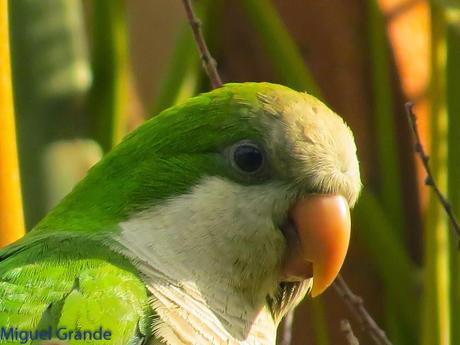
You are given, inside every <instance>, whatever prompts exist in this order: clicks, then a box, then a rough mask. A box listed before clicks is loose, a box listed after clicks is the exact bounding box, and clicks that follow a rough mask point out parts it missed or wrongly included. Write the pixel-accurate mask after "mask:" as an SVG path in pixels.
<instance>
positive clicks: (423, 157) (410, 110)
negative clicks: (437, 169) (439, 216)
mask: <svg viewBox="0 0 460 345" xmlns="http://www.w3.org/2000/svg"><path fill="white" fill-rule="evenodd" d="M406 113H407V118H408V119H409V125H410V128H411V130H412V133H414V140H415V146H414V149H415V153H416V154H417V155H418V156H419V157H420V161H421V162H422V164H423V168H424V169H425V172H426V178H425V184H426V185H427V186H430V187H431V188H432V189H433V191H434V192H435V194H436V196H437V198H438V199H439V202H440V203H441V205H442V207H444V210H445V211H446V214H447V217H448V218H449V220H450V224H451V225H452V230H453V231H454V232H455V234H456V235H457V237H458V239H459V247H460V226H459V224H458V221H457V218H456V217H455V214H454V212H453V211H452V206H451V205H450V203H449V201H448V200H447V198H446V197H445V196H444V194H442V192H441V191H440V189H439V187H438V185H437V183H436V180H435V179H434V176H433V173H432V172H431V168H430V164H429V160H430V157H429V156H428V155H427V153H426V151H425V148H424V147H423V145H422V142H421V140H420V133H419V131H418V127H417V116H416V115H415V113H414V104H413V103H412V102H407V103H406Z"/></svg>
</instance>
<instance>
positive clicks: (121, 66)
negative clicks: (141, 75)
mask: <svg viewBox="0 0 460 345" xmlns="http://www.w3.org/2000/svg"><path fill="white" fill-rule="evenodd" d="M91 4H92V10H93V13H92V21H91V33H92V49H91V51H92V54H91V56H92V59H91V63H92V71H93V85H92V87H91V94H90V110H91V113H92V115H93V118H94V132H93V133H94V138H95V139H96V140H97V141H98V142H99V144H100V145H101V147H102V148H103V150H104V151H105V152H107V151H109V150H110V149H111V148H112V147H113V146H114V145H115V144H117V143H118V142H119V141H120V140H121V139H122V137H123V136H124V135H125V134H126V125H127V123H126V116H127V104H128V85H129V84H128V83H129V73H128V61H129V53H128V33H127V24H126V11H125V4H124V1H123V0H97V1H92V2H91Z"/></svg>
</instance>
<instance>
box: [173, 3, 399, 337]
mask: <svg viewBox="0 0 460 345" xmlns="http://www.w3.org/2000/svg"><path fill="white" fill-rule="evenodd" d="M182 2H183V4H184V7H185V11H186V13H187V18H188V20H189V23H190V25H191V27H192V31H193V37H194V38H195V42H196V45H197V48H198V51H199V52H200V55H201V60H202V62H203V68H204V70H205V71H206V74H207V75H208V77H209V80H210V82H211V85H212V87H213V88H217V87H220V86H222V81H221V78H220V76H219V72H218V71H217V63H216V61H215V60H214V58H213V57H212V56H211V53H210V52H209V49H208V47H207V45H206V41H205V40H204V37H203V34H202V32H201V23H200V21H199V19H198V18H197V17H196V16H195V13H194V11H193V7H192V3H191V0H182ZM337 280H338V281H337ZM337 280H336V282H335V283H334V287H335V289H336V290H337V292H338V293H339V295H340V296H341V297H342V299H343V300H344V301H345V303H346V304H347V305H348V306H349V308H350V310H351V312H352V313H353V314H354V315H355V317H356V318H357V319H358V321H360V323H361V324H362V325H363V328H364V329H367V330H368V331H369V333H370V334H371V337H372V338H373V339H374V341H375V343H376V344H378V345H392V344H391V342H390V341H389V340H388V339H387V337H386V335H385V332H383V331H382V330H381V329H380V328H379V327H378V325H377V324H376V322H375V321H374V319H372V317H371V316H370V314H369V313H368V311H367V310H366V308H365V307H364V305H363V303H362V299H361V298H360V297H359V296H357V295H355V294H354V293H353V292H352V291H351V290H350V288H349V287H348V285H347V284H346V283H345V281H344V280H343V278H342V277H341V276H339V277H338V278H337ZM361 320H362V321H361ZM293 322H294V314H293V312H292V311H291V312H290V313H288V315H287V316H286V319H285V321H284V328H283V339H282V344H283V345H290V343H291V340H292V325H293ZM350 329H351V327H350Z"/></svg>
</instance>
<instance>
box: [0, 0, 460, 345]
mask: <svg viewBox="0 0 460 345" xmlns="http://www.w3.org/2000/svg"><path fill="white" fill-rule="evenodd" d="M0 3H1V8H0V12H1V17H0V34H1V37H0V38H1V39H0V72H1V73H2V76H1V77H2V79H1V84H0V96H1V97H2V99H0V120H1V124H0V131H1V132H0V153H1V156H0V187H1V188H0V243H2V244H6V243H7V242H9V241H11V240H12V239H13V238H15V237H18V236H21V231H22V229H23V226H22V218H21V214H22V206H21V200H20V198H19V196H20V194H19V193H18V188H19V184H18V180H17V173H18V171H17V164H16V163H17V157H19V167H20V169H19V170H20V182H21V188H22V204H23V214H24V219H25V229H27V230H30V229H32V228H33V226H34V225H35V224H36V223H37V221H38V220H40V219H41V218H42V217H43V215H44V214H45V213H46V212H47V211H48V210H49V209H50V208H51V207H52V206H53V205H55V204H56V203H57V202H58V201H59V200H60V199H61V198H62V197H63V196H64V195H65V194H66V193H67V192H69V191H70V189H71V188H72V186H73V185H74V184H75V183H76V182H77V181H78V180H79V179H81V178H82V177H83V176H84V175H85V172H86V171H87V169H88V168H89V167H90V166H92V165H93V164H94V163H95V162H97V161H98V160H99V159H100V157H102V155H103V154H104V153H105V152H107V151H108V150H110V148H111V147H112V146H113V145H114V144H116V143H117V142H118V141H119V140H120V139H121V138H122V137H123V135H124V134H126V133H127V132H129V131H130V130H132V129H133V128H135V127H136V126H138V125H139V124H141V123H142V122H143V121H145V120H146V119H148V118H150V117H151V116H154V115H155V114H157V113H158V112H160V111H161V110H163V109H165V108H167V107H169V106H171V105H173V104H175V103H177V102H180V101H181V100H183V99H185V98H187V97H189V96H192V95H195V94H197V93H199V92H202V91H207V90H209V89H210V85H209V82H208V80H207V78H206V77H205V75H204V74H203V71H202V67H201V63H200V60H199V56H198V54H197V52H196V49H195V46H194V42H193V40H192V36H191V33H190V28H189V27H188V26H187V25H186V22H185V15H184V10H183V8H182V2H181V1H180V0H129V1H127V0H126V1H120V0H98V1H90V0H83V1H81V0H14V1H12V0H10V1H9V2H7V1H6V0H0ZM7 3H8V6H9V9H8V14H9V15H8V20H9V37H10V40H9V42H10V50H11V55H10V56H11V69H12V86H13V87H12V91H13V93H14V108H15V109H14V110H15V116H14V117H13V116H12V113H11V111H10V110H11V107H9V105H11V104H8V98H9V95H10V93H9V89H8V85H11V84H9V82H10V81H9V78H8V73H7V72H8V68H7V66H8V57H9V54H8V50H7V48H8V47H7V42H8V41H7V39H6V38H7V37H8V36H7V35H8V32H7V30H6V28H7V25H6V24H7V23H6V19H7V16H6V12H5V11H6V4H7ZM195 7H196V10H197V13H198V14H199V16H200V18H201V19H202V22H203V30H204V32H205V35H206V38H207V40H208V42H209V45H210V49H211V51H212V53H213V55H214V57H215V58H216V60H217V61H218V65H219V66H218V68H219V71H220V73H221V76H222V78H223V80H224V81H225V82H230V81H232V82H235V81H237V82H242V81H271V82H277V83H281V84H285V85H288V86H290V87H292V88H294V89H297V90H306V91H308V92H310V93H313V94H314V95H316V96H318V97H319V98H321V99H322V100H323V101H325V102H326V103H327V104H328V105H329V106H331V107H332V108H333V109H334V110H335V111H336V112H338V113H339V114H340V115H342V116H343V117H344V118H345V119H346V121H347V122H348V123H349V124H350V126H351V127H352V129H353V131H354V133H355V137H356V140H357V145H358V154H359V157H360V161H361V171H362V175H363V181H364V192H363V194H362V196H361V200H360V202H359V203H358V205H357V207H356V209H355V210H354V214H353V221H354V223H353V235H352V244H351V250H350V253H349V255H348V258H347V261H346V264H345V267H344V269H343V275H344V277H345V278H346V280H347V281H348V282H349V284H350V286H351V287H352V288H353V291H354V292H355V293H357V294H359V295H360V296H361V297H363V299H364V301H365V304H366V306H367V307H368V309H369V311H370V313H371V314H372V315H373V317H375V319H376V320H377V322H378V323H379V324H380V325H381V326H382V327H383V328H384V329H385V331H386V332H387V334H388V337H389V338H390V339H391V340H392V342H393V343H394V344H407V345H413V344H426V345H434V344H446V345H447V344H460V327H459V325H460V256H459V255H458V250H457V249H456V243H457V241H456V240H455V238H454V237H453V236H452V235H451V233H450V231H449V229H448V225H447V221H446V217H445V215H444V213H443V211H442V210H441V208H440V205H439V203H438V202H437V201H436V199H434V198H433V196H432V193H431V192H430V191H429V190H428V189H427V187H426V186H425V185H424V184H423V180H424V172H423V170H422V169H420V166H419V164H418V162H416V157H415V156H414V150H413V141H412V136H411V132H410V131H409V126H408V121H407V118H406V115H405V112H404V103H405V102H406V101H408V100H411V101H413V102H414V103H415V108H414V110H415V112H416V114H417V117H418V119H419V128H420V131H421V134H422V140H423V142H424V144H425V146H426V148H427V149H428V151H429V152H430V155H431V160H430V163H431V164H432V168H433V171H434V174H435V177H436V178H437V180H438V183H439V185H440V187H441V189H442V190H443V191H444V192H445V193H446V194H447V195H448V196H449V198H450V200H451V203H452V206H453V208H454V210H456V212H457V214H460V135H459V132H458V129H460V2H459V1H457V0H451V1H448V0H445V1H441V0H439V1H432V2H431V3H430V2H429V1H426V0H379V1H377V0H368V1H364V0H347V1H343V0H322V1H313V0H311V1H307V0H273V1H269V0H239V1H238V0H201V1H196V2H195ZM8 109H9V110H8ZM12 119H15V126H16V137H17V150H18V155H16V151H15V146H14V142H15V139H14V133H15V132H14V126H13V125H14V123H13V121H11V120H12ZM456 129H457V130H456ZM164 135H165V136H166V135H168V133H164ZM344 318H346V319H349V320H350V321H351V324H352V327H353V330H354V331H355V334H356V336H357V337H358V338H359V339H360V342H361V344H372V342H371V340H370V339H369V338H368V337H367V335H366V334H365V332H363V331H362V329H361V326H360V324H358V323H356V322H355V321H354V319H353V317H352V315H350V314H349V313H348V311H347V309H346V307H345V306H344V303H343V301H342V300H341V299H340V298H339V297H338V296H337V295H336V294H335V292H334V291H333V290H332V289H330V290H329V291H328V292H326V293H325V294H324V296H322V297H320V298H318V299H315V300H311V299H307V300H305V302H303V304H302V305H301V306H300V307H299V308H298V309H297V310H296V313H295V322H294V327H293V338H294V339H293V342H292V344H298V345H300V344H302V345H305V344H317V345H329V344H331V345H332V344H347V341H346V339H345V336H344V334H343V332H341V331H340V320H342V319H344Z"/></svg>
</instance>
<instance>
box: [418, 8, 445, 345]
mask: <svg viewBox="0 0 460 345" xmlns="http://www.w3.org/2000/svg"><path fill="white" fill-rule="evenodd" d="M431 52H432V56H431V90H430V91H431V92H430V96H431V133H430V135H431V145H430V148H429V150H428V151H429V153H430V158H431V159H430V166H431V170H432V175H433V178H434V179H435V180H436V182H437V185H438V187H439V189H440V190H446V189H447V169H446V163H447V130H448V126H447V109H446V97H445V94H446V84H445V83H446V20H445V13H444V9H443V8H442V7H441V6H440V5H439V4H436V3H434V2H432V3H431ZM447 227H448V224H447V221H446V217H445V214H444V210H443V208H442V205H441V203H440V202H439V200H438V198H437V196H436V195H435V194H434V193H433V192H432V191H430V194H429V200H428V210H427V219H426V225H425V240H424V244H425V248H424V257H425V260H424V261H425V271H424V273H425V276H424V299H423V324H422V341H423V344H426V345H428V344H439V345H448V344H451V342H450V292H449V284H450V275H449V233H448V231H447Z"/></svg>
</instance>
